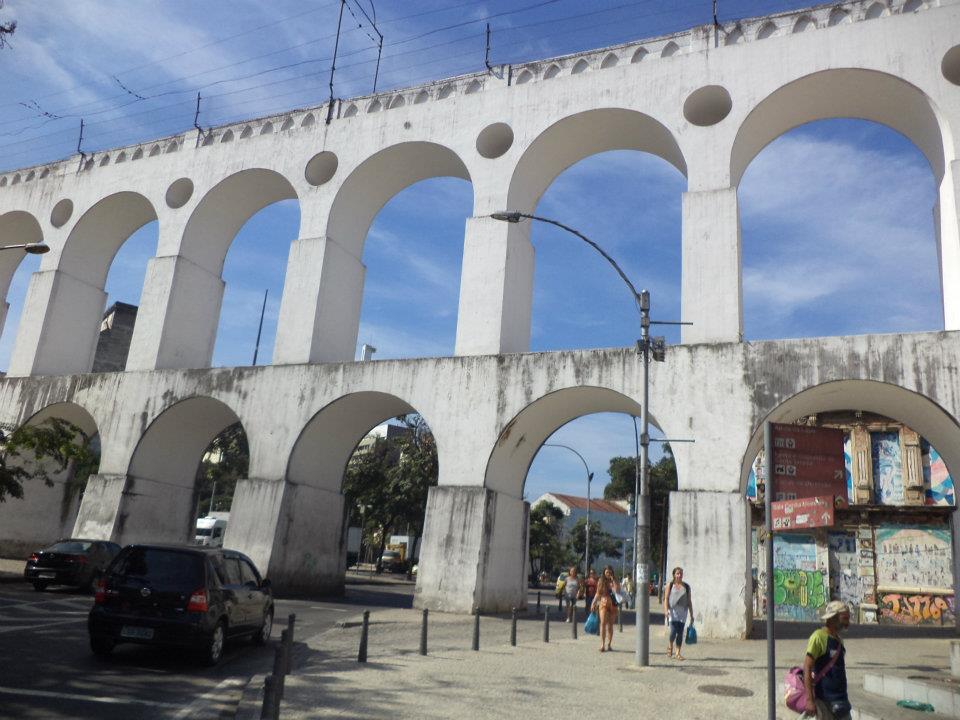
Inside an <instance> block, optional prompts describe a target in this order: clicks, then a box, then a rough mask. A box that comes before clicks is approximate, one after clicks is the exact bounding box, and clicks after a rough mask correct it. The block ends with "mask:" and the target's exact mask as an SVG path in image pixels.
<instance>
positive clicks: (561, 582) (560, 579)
mask: <svg viewBox="0 0 960 720" xmlns="http://www.w3.org/2000/svg"><path fill="white" fill-rule="evenodd" d="M566 585H567V574H566V573H565V572H562V573H560V575H558V576H557V590H556V596H557V612H559V613H562V612H563V595H564V588H565V587H566Z"/></svg>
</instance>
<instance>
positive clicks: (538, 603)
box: [537, 590, 540, 615]
mask: <svg viewBox="0 0 960 720" xmlns="http://www.w3.org/2000/svg"><path fill="white" fill-rule="evenodd" d="M539 614H540V591H539V590H537V615H539Z"/></svg>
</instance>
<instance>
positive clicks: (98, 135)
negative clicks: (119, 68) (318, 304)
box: [2, 0, 677, 155]
mask: <svg viewBox="0 0 960 720" xmlns="http://www.w3.org/2000/svg"><path fill="white" fill-rule="evenodd" d="M647 2H649V0H640V1H639V2H634V3H621V4H620V5H617V6H614V7H612V8H605V9H603V10H597V11H592V12H590V13H579V14H577V15H574V16H565V17H562V18H552V19H549V20H542V21H537V22H535V23H528V24H527V25H524V26H517V27H514V28H505V29H501V30H498V31H497V32H498V33H509V32H512V31H515V30H521V29H525V28H528V27H534V26H543V25H549V24H557V23H559V22H564V21H569V20H573V19H578V18H582V17H588V16H596V15H599V14H603V13H606V12H611V11H615V10H618V9H624V8H627V7H636V6H639V5H643V4H646V3H647ZM675 12H677V6H674V8H673V9H672V10H665V11H660V12H656V13H647V14H645V15H644V16H643V17H641V18H638V19H647V18H649V17H654V16H658V15H669V14H673V13H675ZM622 22H623V20H622V19H620V20H617V21H614V22H607V23H594V24H592V25H590V26H579V27H578V28H577V29H575V30H571V31H563V32H559V33H550V34H547V35H543V36H539V37H538V39H548V38H551V37H559V36H562V35H568V34H571V33H573V32H580V31H582V30H584V29H590V28H596V27H602V26H609V25H613V24H619V23H622ZM458 25H460V26H462V24H458ZM629 35H630V37H631V38H632V37H634V36H635V31H632V32H630V33H629ZM472 40H475V38H474V37H473V36H472V35H470V36H464V37H462V38H455V39H454V40H451V41H446V42H443V43H436V44H434V45H430V46H426V47H424V48H414V49H411V50H408V51H401V52H399V53H394V54H393V55H388V56H386V58H385V61H389V60H390V59H392V58H395V57H398V56H400V55H408V54H422V53H425V52H428V51H429V50H431V49H434V48H436V47H442V46H446V45H451V44H456V43H461V42H469V41H472ZM403 41H404V40H401V41H398V42H397V43H394V44H400V43H401V42H403ZM526 42H528V39H524V40H520V41H517V42H514V43H508V44H506V45H501V46H500V47H501V48H504V47H510V46H515V45H522V44H524V43H526ZM354 54H356V53H354ZM458 56H459V55H455V56H445V57H442V58H432V59H429V60H426V61H424V62H420V63H413V64H407V65H404V66H401V67H399V68H392V69H388V70H386V71H385V73H384V74H385V76H389V75H396V74H397V73H399V72H401V71H403V70H406V69H409V68H411V67H419V66H424V65H431V64H436V63H439V62H443V61H444V60H447V59H453V58H456V57H458ZM372 62H373V61H372V60H369V61H362V62H359V63H353V64H350V65H349V66H344V67H356V66H361V65H364V64H369V63H372ZM478 65H479V63H474V64H473V65H472V67H476V68H477V69H479V67H478ZM470 69H472V68H471V67H470V66H468V67H465V68H458V70H457V72H461V71H467V72H468V71H469V70H470ZM313 75H315V74H309V75H298V76H295V77H293V78H286V79H284V80H281V81H271V82H269V83H263V84H260V85H257V86H254V87H252V88H240V89H238V90H234V91H228V92H226V93H220V94H218V95H216V96H211V98H213V97H221V96H231V95H235V94H242V93H244V92H251V91H253V90H254V89H259V88H263V87H270V86H272V85H275V84H279V83H286V82H295V81H297V80H302V79H305V78H309V77H311V76H313ZM424 77H425V78H430V77H436V75H435V74H428V75H426V76H424ZM361 79H362V78H360V79H357V80H354V82H359V81H360V80H361ZM418 79H419V78H418ZM404 80H405V81H406V82H407V83H410V82H413V81H414V79H412V78H409V77H405V78H404ZM309 89H310V88H306V89H304V88H298V89H296V90H294V91H291V92H287V93H280V94H275V95H272V96H268V97H267V98H259V99H258V101H262V100H264V99H271V98H275V97H283V96H286V95H291V94H302V93H303V92H306V91H308V90H309ZM315 89H319V86H318V87H317V88H315ZM186 104H190V105H191V106H192V103H175V104H171V105H168V106H164V107H166V108H172V107H178V106H185V105H186ZM317 104H318V105H319V104H320V102H319V98H318V103H317ZM227 107H229V106H227ZM162 109H163V108H159V109H158V108H153V109H149V110H145V111H143V112H142V113H137V114H146V113H152V114H154V115H155V114H156V112H158V111H159V110H162ZM285 109H288V108H287V107H279V108H277V110H278V111H279V112H282V111H283V110H285ZM113 110H116V109H115V108H114V109H113ZM257 112H258V114H264V113H265V112H267V111H264V110H263V109H261V108H258V110H257ZM133 116H134V114H127V115H126V116H125V117H124V118H117V119H116V120H113V121H110V122H122V121H123V120H124V119H126V118H129V117H133ZM214 124H220V122H219V121H216V122H215V123H214ZM177 127H178V129H179V130H186V129H188V128H186V127H184V123H182V122H181V123H178V124H177ZM74 133H75V131H74V130H73V129H70V130H67V131H59V132H55V133H50V134H48V135H46V136H37V137H35V138H32V139H30V140H36V139H40V138H42V137H55V136H59V135H64V134H69V135H73V134H74ZM117 135H118V133H99V132H98V133H94V134H92V135H91V137H93V138H96V139H98V140H99V139H100V138H105V137H114V136H117ZM136 142H137V141H136V140H131V141H130V142H129V144H136ZM20 145H21V143H15V144H11V145H5V146H2V147H12V146H20ZM38 150H40V149H37V148H31V149H30V150H28V151H24V152H17V153H7V154H8V155H22V154H26V153H27V152H34V153H36V152H38Z"/></svg>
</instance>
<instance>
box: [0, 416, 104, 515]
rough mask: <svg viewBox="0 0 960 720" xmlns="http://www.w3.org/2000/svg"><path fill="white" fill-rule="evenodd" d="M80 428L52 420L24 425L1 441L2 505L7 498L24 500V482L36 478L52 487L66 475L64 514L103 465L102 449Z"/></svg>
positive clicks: (0, 492)
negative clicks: (57, 476)
mask: <svg viewBox="0 0 960 720" xmlns="http://www.w3.org/2000/svg"><path fill="white" fill-rule="evenodd" d="M94 438H95V436H91V435H88V434H87V433H86V432H84V431H83V430H82V429H81V428H80V427H78V426H77V425H74V424H73V423H71V422H69V421H67V420H63V419H62V418H56V417H51V418H47V419H46V420H44V421H43V422H40V423H37V424H36V425H21V426H20V427H18V428H17V429H16V430H14V431H13V432H11V433H10V434H9V435H7V436H6V437H4V438H3V439H2V446H3V449H2V452H0V502H5V501H6V496H7V495H9V496H10V497H13V498H17V499H20V498H22V497H23V483H24V481H26V480H28V479H30V478H35V479H39V480H42V481H43V482H44V483H45V484H46V485H48V486H51V485H53V476H55V475H60V474H64V478H63V483H64V486H65V489H64V494H63V507H62V509H61V514H63V513H65V512H66V509H67V508H69V507H70V505H71V503H72V501H73V498H74V497H75V496H76V494H77V493H78V492H81V491H82V490H83V489H84V488H85V487H86V485H87V478H89V477H90V475H91V474H92V473H94V472H96V471H97V468H98V467H99V466H100V450H99V448H98V447H97V445H96V443H95V442H94Z"/></svg>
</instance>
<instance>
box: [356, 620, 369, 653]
mask: <svg viewBox="0 0 960 720" xmlns="http://www.w3.org/2000/svg"><path fill="white" fill-rule="evenodd" d="M369 632H370V611H369V610H364V611H363V626H362V628H361V630H360V650H359V651H358V652H357V662H362V663H365V662H366V661H367V635H368V633H369Z"/></svg>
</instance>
